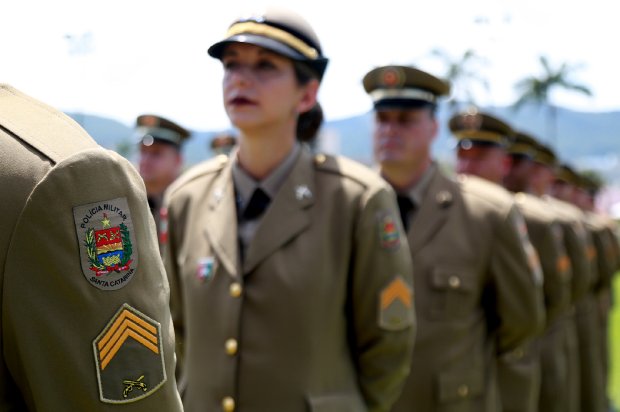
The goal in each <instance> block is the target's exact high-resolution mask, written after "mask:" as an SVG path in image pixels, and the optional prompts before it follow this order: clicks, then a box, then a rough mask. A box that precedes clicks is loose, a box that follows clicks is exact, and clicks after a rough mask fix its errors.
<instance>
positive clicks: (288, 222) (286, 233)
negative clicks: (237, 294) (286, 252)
mask: <svg viewBox="0 0 620 412" xmlns="http://www.w3.org/2000/svg"><path fill="white" fill-rule="evenodd" d="M315 196H316V187H315V184H314V160H313V156H312V154H311V153H310V152H309V151H308V150H307V149H302V150H301V152H300V155H299V158H298V159H297V160H296V162H295V165H294V166H293V170H292V171H291V173H290V175H289V176H288V177H287V178H286V180H285V181H284V183H283V184H282V187H281V188H280V190H279V191H278V193H277V194H276V196H275V198H274V199H273V200H272V201H271V205H270V206H269V207H268V208H267V210H266V211H265V215H264V216H263V218H262V220H261V222H260V224H259V226H258V228H257V230H256V234H255V235H254V238H253V239H252V241H251V242H250V246H249V247H248V251H247V257H246V259H245V261H244V264H243V273H244V274H245V273H249V272H251V271H252V270H254V268H255V267H256V266H257V265H258V264H259V263H261V262H262V261H263V260H264V259H265V258H267V257H268V256H269V255H271V254H272V253H273V252H275V251H276V250H278V249H279V248H280V247H281V246H282V245H284V244H285V243H286V242H288V241H289V240H290V239H292V238H293V237H295V236H297V235H298V234H299V233H300V232H302V231H303V230H304V229H306V228H307V227H308V226H309V225H310V221H311V219H310V209H309V208H310V207H311V206H312V205H313V204H314V197H315Z"/></svg>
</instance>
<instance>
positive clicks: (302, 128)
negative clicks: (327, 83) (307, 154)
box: [293, 60, 323, 143]
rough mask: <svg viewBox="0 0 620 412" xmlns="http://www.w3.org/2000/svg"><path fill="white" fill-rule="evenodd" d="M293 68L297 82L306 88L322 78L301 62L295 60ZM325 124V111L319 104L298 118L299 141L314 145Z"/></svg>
mask: <svg viewBox="0 0 620 412" xmlns="http://www.w3.org/2000/svg"><path fill="white" fill-rule="evenodd" d="M293 68H294V70H295V77H296V78H297V82H298V83H299V84H300V85H301V86H304V85H306V84H308V82H309V81H310V80H312V79H317V80H319V79H320V77H319V75H318V73H316V71H315V70H313V69H312V68H311V67H310V66H308V65H307V64H304V63H303V62H301V61H298V60H293ZM322 123H323V109H322V108H321V105H320V104H319V102H317V103H316V104H315V105H314V107H312V108H311V109H310V110H308V111H307V112H304V113H301V114H300V115H299V117H298V118H297V140H299V141H300V142H305V143H312V142H313V141H314V139H316V136H317V133H318V131H319V129H320V128H321V124H322Z"/></svg>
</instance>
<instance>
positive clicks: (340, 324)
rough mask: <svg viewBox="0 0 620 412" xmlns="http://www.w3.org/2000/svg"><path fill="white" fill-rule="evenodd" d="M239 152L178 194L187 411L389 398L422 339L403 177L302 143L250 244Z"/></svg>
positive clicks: (384, 403) (173, 242)
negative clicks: (242, 247)
mask: <svg viewBox="0 0 620 412" xmlns="http://www.w3.org/2000/svg"><path fill="white" fill-rule="evenodd" d="M231 165H232V162H230V161H229V160H228V158H227V157H226V156H220V157H217V158H216V159H214V160H211V161H208V162H206V163H204V164H203V165H200V166H198V167H196V168H195V169H193V170H190V171H188V172H186V173H185V174H184V176H183V177H181V179H180V180H179V181H178V182H177V183H175V184H174V185H173V186H172V187H171V188H170V189H169V192H168V194H167V201H166V204H167V208H168V217H169V226H168V228H169V244H168V245H167V246H166V248H165V261H166V268H167V270H168V275H169V277H170V281H171V287H172V302H171V303H172V308H173V316H174V321H175V326H176V328H177V336H181V337H182V338H183V342H184V343H183V348H182V352H183V353H184V363H183V368H182V370H181V376H182V379H181V383H180V385H181V392H182V398H183V403H184V406H185V409H186V410H187V411H217V410H222V409H223V410H226V411H232V410H236V409H238V410H242V411H244V412H252V411H261V412H263V411H287V412H298V411H299V412H301V411H304V412H305V411H360V412H361V411H386V410H388V409H389V407H390V406H391V405H392V403H393V402H394V400H395V399H396V397H397V396H398V394H399V393H400V390H401V388H402V384H403V382H404V379H405V377H406V376H407V374H408V370H409V365H410V361H411V349H412V344H413V332H414V323H413V321H414V319H413V301H412V300H411V294H410V293H411V284H412V281H411V257H410V255H409V252H408V246H407V242H406V239H405V237H404V236H403V235H401V233H400V230H401V229H400V228H401V225H400V223H398V212H397V211H396V204H395V203H396V202H395V199H394V194H393V192H392V190H391V188H390V187H389V186H388V185H387V184H386V183H385V182H384V181H383V180H381V179H379V178H378V177H377V176H376V175H375V174H374V173H373V172H372V171H370V170H368V169H367V168H365V167H362V166H360V165H358V164H357V163H353V162H351V161H348V160H346V159H338V158H332V157H326V156H323V155H317V156H316V157H314V156H313V155H312V154H311V153H310V152H309V151H308V150H306V149H304V150H302V151H301V153H300V155H299V157H298V158H297V159H296V160H295V163H294V166H293V168H292V171H291V172H290V174H289V175H288V176H287V178H286V179H285V181H284V183H283V184H282V186H281V188H280V190H279V191H278V193H277V195H276V197H275V198H274V199H273V200H272V202H271V205H270V206H269V208H268V209H267V210H266V212H265V214H264V216H263V217H262V218H261V222H260V224H259V226H258V228H257V229H256V232H255V234H254V236H253V239H252V240H251V243H250V244H249V247H248V249H247V253H246V255H245V259H244V260H243V263H241V262H240V258H239V244H238V237H237V216H236V206H235V193H234V192H235V188H234V187H233V186H234V185H233V178H232V170H231V169H232V166H231Z"/></svg>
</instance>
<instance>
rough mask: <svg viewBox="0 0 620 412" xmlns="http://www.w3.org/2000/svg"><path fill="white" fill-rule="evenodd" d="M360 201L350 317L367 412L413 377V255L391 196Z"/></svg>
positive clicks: (383, 406)
mask: <svg viewBox="0 0 620 412" xmlns="http://www.w3.org/2000/svg"><path fill="white" fill-rule="evenodd" d="M368 196H369V197H368V198H365V199H363V200H362V205H361V208H362V210H361V213H360V214H359V220H358V223H357V229H356V233H355V246H356V247H355V251H354V261H353V262H354V263H353V268H352V274H351V275H352V277H351V293H350V308H349V309H350V313H351V314H352V317H353V325H351V326H352V328H353V337H354V345H355V347H354V348H353V351H354V356H355V358H356V362H357V366H358V376H359V384H360V387H361V390H362V393H363V395H364V398H365V400H366V403H367V405H368V408H369V411H371V412H379V411H388V410H389V409H390V406H391V405H392V404H393V403H394V402H395V401H396V399H397V398H398V396H399V394H400V391H401V389H402V385H403V384H404V381H405V379H406V377H407V375H408V373H409V367H410V361H411V353H412V348H413V338H414V332H415V320H414V306H413V294H412V282H413V280H412V268H411V255H410V252H409V247H408V245H407V241H406V238H405V237H404V236H403V233H402V227H401V223H400V221H399V214H398V212H397V208H396V202H395V198H394V195H393V193H392V192H391V191H390V190H389V189H387V188H382V189H380V190H379V191H375V192H374V193H372V194H370V195H368Z"/></svg>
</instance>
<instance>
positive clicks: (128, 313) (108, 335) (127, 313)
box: [97, 309, 157, 350]
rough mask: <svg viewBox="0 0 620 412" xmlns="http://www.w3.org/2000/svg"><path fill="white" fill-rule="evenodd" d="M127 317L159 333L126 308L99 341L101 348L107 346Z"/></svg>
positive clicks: (154, 332) (153, 332)
mask: <svg viewBox="0 0 620 412" xmlns="http://www.w3.org/2000/svg"><path fill="white" fill-rule="evenodd" d="M125 319H131V320H132V321H134V322H135V323H137V324H138V325H141V326H142V327H143V328H144V329H146V330H148V331H149V332H151V333H152V334H154V335H157V328H156V327H155V326H153V325H151V324H150V323H148V322H147V321H145V320H144V319H142V318H141V317H139V316H137V315H136V314H134V313H132V312H131V311H129V310H128V309H124V310H123V311H122V312H121V314H120V315H119V316H118V318H116V320H115V321H114V323H113V324H112V325H111V326H110V330H108V332H107V333H106V334H105V335H104V336H103V337H102V338H101V340H100V341H99V343H98V344H97V346H98V348H99V350H101V348H103V346H105V344H106V343H107V342H108V341H109V340H110V338H112V335H114V333H115V332H116V330H117V329H118V328H119V327H120V326H121V324H122V323H123V322H124V321H125Z"/></svg>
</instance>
